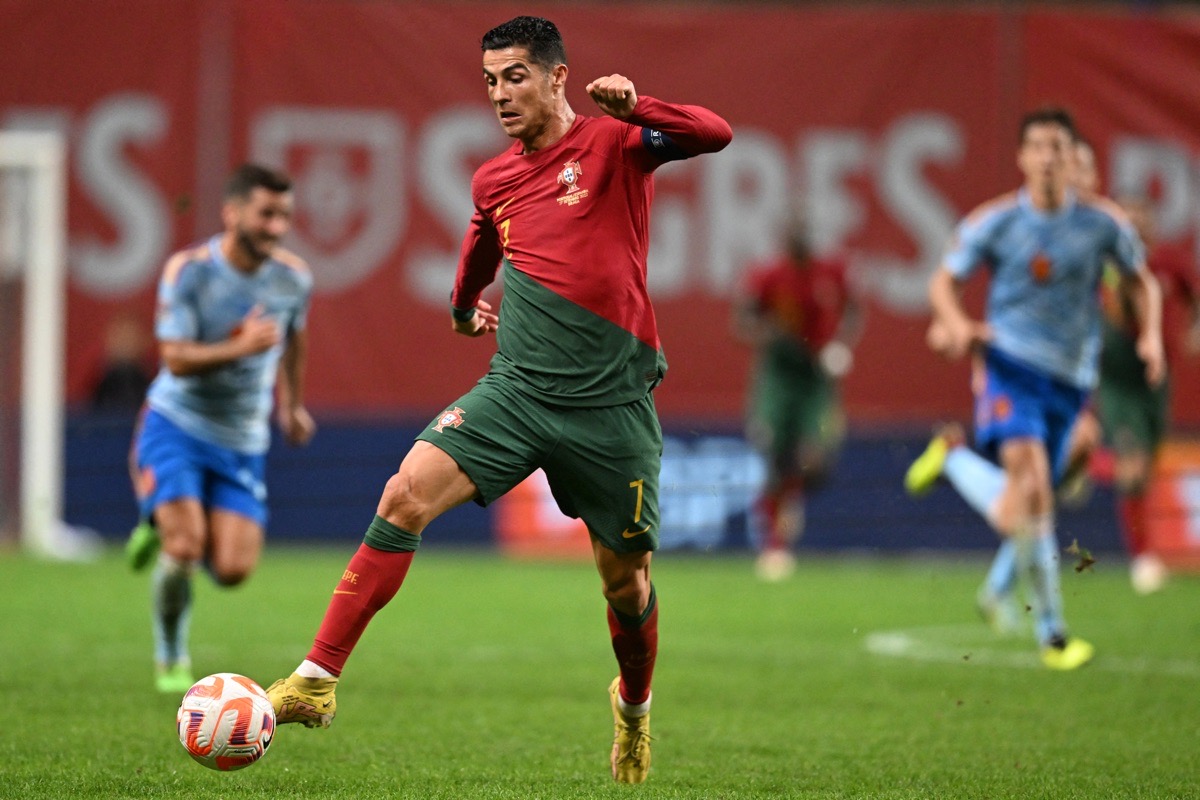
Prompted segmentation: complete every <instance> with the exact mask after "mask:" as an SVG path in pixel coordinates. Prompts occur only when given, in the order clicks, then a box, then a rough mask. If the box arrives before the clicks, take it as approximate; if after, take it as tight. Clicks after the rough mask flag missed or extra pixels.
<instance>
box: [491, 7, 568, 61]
mask: <svg viewBox="0 0 1200 800" xmlns="http://www.w3.org/2000/svg"><path fill="white" fill-rule="evenodd" d="M480 44H481V46H482V49H483V51H484V52H487V51H488V50H504V49H506V48H509V47H524V48H525V49H526V50H528V51H529V60H530V61H532V62H533V63H535V64H537V65H538V66H540V67H543V68H545V69H546V70H552V69H554V68H555V67H556V66H558V65H559V64H566V63H567V48H566V46H565V45H563V40H562V34H561V33H559V32H558V28H557V27H555V25H554V23H553V22H551V21H550V20H548V19H543V18H542V17H514V18H513V19H510V20H509V21H508V22H505V23H503V24H501V25H497V26H496V27H494V28H492V29H491V30H490V31H488V32H487V33H485V34H484V35H483V40H482V41H481V42H480Z"/></svg>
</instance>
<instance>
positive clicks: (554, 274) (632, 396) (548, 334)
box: [267, 17, 732, 783]
mask: <svg viewBox="0 0 1200 800" xmlns="http://www.w3.org/2000/svg"><path fill="white" fill-rule="evenodd" d="M482 50H483V78H484V81H485V83H486V85H487V93H488V99H489V100H490V101H491V104H492V108H493V110H494V111H495V114H496V117H497V119H498V121H499V123H500V126H501V128H502V129H503V130H504V132H505V133H506V134H508V135H509V136H510V137H511V138H512V139H513V140H514V142H513V144H512V146H511V147H509V148H508V149H507V150H506V151H504V152H503V153H501V154H500V155H498V156H496V157H495V158H493V159H491V160H490V161H488V162H487V163H485V164H484V165H483V166H482V167H480V169H479V170H478V171H476V173H475V176H474V179H473V180H472V183H471V195H472V198H473V200H474V203H475V212H474V215H473V216H472V218H471V221H470V224H469V225H468V227H467V232H466V236H465V237H464V239H463V244H462V249H461V253H460V257H459V265H458V274H457V277H456V278H455V283H454V287H453V290H452V292H451V295H450V314H451V319H452V324H453V328H454V330H455V331H456V332H458V333H461V334H463V335H465V336H472V337H475V336H482V335H484V334H487V333H492V332H495V333H496V339H497V347H498V351H497V353H496V355H495V356H494V357H493V359H492V362H491V367H490V370H489V371H488V373H487V374H486V375H484V377H483V378H482V379H481V380H480V381H479V383H478V384H476V386H475V387H474V388H473V389H472V390H471V391H469V392H468V393H467V394H466V395H464V396H462V397H460V398H459V399H457V400H455V401H454V402H453V403H451V404H450V405H449V406H447V407H446V410H445V411H443V412H441V413H440V414H438V416H437V417H436V418H435V419H434V420H433V421H432V422H431V423H430V425H429V426H428V427H427V428H426V429H425V430H424V432H423V433H421V434H420V435H419V436H418V437H417V439H418V441H416V442H415V443H414V444H413V447H412V449H411V450H409V452H408V454H407V456H405V458H404V460H403V462H402V463H401V465H400V469H399V471H398V472H397V473H396V474H395V475H393V476H392V477H391V479H390V480H388V482H387V485H386V486H385V487H384V490H383V496H382V497H381V498H380V501H379V505H378V508H377V512H376V515H375V518H374V520H373V521H372V522H371V524H370V526H369V527H368V529H367V532H366V536H365V539H364V542H363V544H362V545H361V546H360V547H359V549H358V552H357V553H356V554H355V555H354V556H353V557H352V558H351V559H350V563H349V564H348V566H347V567H346V569H345V571H344V572H343V573H342V575H341V580H340V582H339V583H338V585H337V588H336V589H335V590H334V593H333V597H332V599H331V600H330V602H329V606H328V608H327V610H326V612H325V618H324V620H323V621H322V623H321V626H320V628H319V630H318V631H317V635H316V638H315V641H314V643H313V646H312V649H311V650H310V651H309V653H308V657H307V658H306V659H305V660H304V661H303V662H302V663H301V664H300V665H299V666H298V667H297V669H296V670H295V672H294V673H293V674H292V675H290V676H289V677H288V678H285V679H282V680H279V681H276V682H275V683H274V684H272V685H271V686H270V687H269V688H268V690H267V693H268V695H270V697H271V702H272V703H273V704H274V706H275V709H276V711H277V714H278V719H279V721H280V722H281V723H289V722H300V723H303V724H304V725H305V726H307V727H317V726H320V727H327V726H328V725H329V723H330V721H331V720H332V719H333V717H334V713H335V710H336V703H335V699H334V690H335V687H336V684H337V681H338V678H339V676H340V675H341V674H342V670H343V667H344V666H345V664H346V660H347V658H348V657H349V655H350V652H351V650H352V649H353V648H354V646H355V644H356V642H357V641H358V639H359V637H360V636H361V634H362V632H363V630H364V629H365V628H366V626H367V624H368V622H369V621H370V619H371V618H372V617H373V616H374V614H375V613H376V612H377V611H378V610H379V609H380V608H382V607H383V606H384V605H385V604H387V603H388V601H389V600H391V598H392V597H393V596H394V595H395V593H396V592H397V590H399V588H400V585H401V583H402V582H403V581H404V577H405V574H406V573H407V571H408V568H409V565H410V564H411V562H412V559H413V555H414V552H415V551H416V549H417V547H418V545H419V544H420V543H421V539H422V533H423V531H424V530H425V527H426V526H427V525H428V524H429V523H430V522H431V521H432V520H433V519H435V518H436V517H437V516H439V515H440V514H442V513H443V512H445V511H446V510H448V509H450V508H453V507H454V506H457V505H459V504H461V503H464V502H467V501H470V500H474V501H476V502H478V503H481V504H487V503H490V502H492V501H493V500H495V499H496V498H497V497H499V496H501V495H502V494H504V493H505V492H507V491H508V490H509V489H511V488H512V487H513V486H515V485H517V484H518V483H520V482H521V481H522V480H524V479H525V477H526V476H528V475H529V474H530V473H531V472H533V471H534V470H536V469H538V468H541V469H542V470H543V471H544V472H545V474H546V477H547V478H548V480H549V483H550V487H551V489H552V490H553V492H554V496H555V499H556V500H557V502H558V505H559V508H561V509H562V510H563V512H564V513H566V514H568V515H570V516H572V517H578V518H581V519H583V520H584V522H585V523H586V524H587V528H588V532H589V534H590V536H591V539H592V548H593V552H594V555H595V562H596V567H597V569H598V571H599V573H600V581H601V586H602V591H603V593H604V597H605V599H606V600H607V601H608V609H607V615H608V629H609V633H610V635H611V639H612V647H613V651H614V653H615V654H616V659H617V665H618V668H619V676H618V677H617V678H616V679H614V680H613V681H612V684H611V685H610V687H609V698H610V704H611V709H612V714H613V718H614V723H615V737H614V742H613V748H612V754H611V763H612V774H613V777H614V778H615V779H616V780H617V781H620V782H626V783H640V782H641V781H643V780H645V778H646V774H647V772H648V770H649V767H650V681H651V675H652V673H653V670H654V664H655V658H656V654H657V649H658V604H657V596H656V594H655V590H654V586H653V584H652V583H651V580H650V558H651V553H652V551H653V550H654V549H655V548H656V547H657V544H658V521H659V510H658V479H659V466H660V459H661V454H662V433H661V429H660V428H659V423H658V419H657V415H656V413H655V409H654V400H653V397H652V394H651V392H652V391H653V389H654V388H655V387H656V386H657V385H658V384H659V382H660V381H661V380H662V378H663V375H664V373H665V370H666V362H665V360H664V357H663V352H662V348H661V345H660V343H659V338H658V331H657V328H656V326H655V320H654V312H653V310H652V308H651V305H650V299H649V296H648V294H647V291H646V250H647V235H648V232H649V211H650V200H651V196H652V193H653V181H652V175H653V173H654V171H655V169H657V168H658V167H659V166H661V165H662V164H664V163H666V162H668V161H672V160H675V159H682V158H687V157H689V156H695V155H699V154H701V153H711V152H715V151H717V150H720V149H722V148H723V147H725V145H727V144H728V143H729V142H730V140H731V139H732V132H731V130H730V128H729V125H728V124H727V123H726V122H725V121H724V120H723V119H721V118H720V117H718V116H717V115H715V114H714V113H712V112H711V111H708V110H706V109H704V108H701V107H698V106H690V105H673V104H670V103H666V102H663V101H661V100H657V99H655V98H652V97H648V96H646V95H641V94H638V92H637V91H636V90H635V88H634V85H633V83H632V82H631V81H630V80H629V79H628V78H625V77H624V76H622V75H615V74H614V75H608V76H606V77H601V78H597V79H596V80H593V81H592V82H591V83H589V84H588V85H587V87H586V90H587V93H588V95H589V96H590V97H591V99H592V100H593V101H594V102H595V103H596V106H597V107H598V108H599V109H600V111H601V112H603V116H599V117H587V116H583V115H577V114H576V113H575V112H574V111H573V110H572V109H571V106H570V105H569V104H568V103H567V100H566V97H565V90H566V83H567V75H568V70H567V57H566V52H565V49H564V46H563V41H562V37H561V35H560V34H559V31H558V29H557V28H556V27H555V26H554V24H553V23H552V22H550V21H548V20H545V19H541V18H537V17H517V18H515V19H512V20H510V21H508V22H506V23H504V24H502V25H500V26H498V27H496V28H493V29H492V30H491V31H489V32H488V33H486V34H485V35H484V37H483V40H482ZM501 265H502V266H503V268H504V302H503V306H502V307H501V309H500V312H499V316H497V314H495V313H493V311H492V307H491V305H490V304H489V303H487V302H486V301H485V300H482V299H481V295H482V292H483V290H484V289H485V288H486V287H487V286H488V285H489V284H490V283H491V282H492V281H493V280H494V279H495V277H496V272H497V269H498V268H499V267H500V266H501Z"/></svg>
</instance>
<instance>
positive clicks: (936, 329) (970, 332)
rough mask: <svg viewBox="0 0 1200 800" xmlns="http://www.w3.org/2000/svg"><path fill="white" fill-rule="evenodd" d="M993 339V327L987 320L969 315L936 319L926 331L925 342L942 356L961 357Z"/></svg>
mask: <svg viewBox="0 0 1200 800" xmlns="http://www.w3.org/2000/svg"><path fill="white" fill-rule="evenodd" d="M991 340H992V329H991V327H990V326H989V325H988V324H987V323H985V322H978V321H976V320H973V319H969V318H967V317H961V318H959V319H955V320H950V319H938V320H934V321H933V322H932V323H931V324H930V326H929V330H928V331H927V332H926V333H925V343H926V344H927V345H929V348H930V349H931V350H933V351H934V352H935V353H937V354H938V355H940V356H943V357H944V358H949V359H959V358H962V357H963V356H965V355H966V354H967V353H970V352H972V351H974V350H977V349H979V348H982V347H983V346H984V345H986V344H987V343H988V342H990V341H991Z"/></svg>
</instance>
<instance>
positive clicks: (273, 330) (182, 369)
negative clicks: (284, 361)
mask: <svg viewBox="0 0 1200 800" xmlns="http://www.w3.org/2000/svg"><path fill="white" fill-rule="evenodd" d="M279 340H280V333H279V325H278V324H277V323H276V322H275V320H273V319H271V318H270V317H267V316H265V315H264V314H263V309H262V307H261V306H255V307H254V308H252V309H250V313H248V314H247V315H246V316H245V317H244V318H243V319H242V322H241V324H240V325H239V326H238V327H237V328H236V329H235V330H234V332H233V334H232V335H231V336H230V337H229V338H228V339H223V340H221V341H219V342H199V341H195V340H192V339H166V338H164V339H161V340H160V341H159V352H160V354H161V356H162V361H163V363H164V364H165V365H166V367H167V369H168V370H170V372H171V374H172V375H178V376H181V377H182V376H187V375H199V374H201V373H204V372H209V371H211V370H213V369H216V368H217V367H221V366H224V365H225V364H228V363H230V362H232V361H237V360H238V359H239V358H245V357H246V356H251V355H255V354H256V353H262V352H265V351H267V350H270V349H271V348H272V347H274V346H275V345H277V344H278V343H279Z"/></svg>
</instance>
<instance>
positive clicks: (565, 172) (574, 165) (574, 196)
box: [558, 161, 588, 206]
mask: <svg viewBox="0 0 1200 800" xmlns="http://www.w3.org/2000/svg"><path fill="white" fill-rule="evenodd" d="M582 175H583V167H582V166H581V165H580V163H579V162H578V161H568V162H567V163H565V164H563V168H562V171H561V172H559V173H558V183H559V184H560V185H562V186H566V187H567V193H566V194H564V195H563V196H562V197H560V198H558V202H559V203H560V204H565V205H569V206H573V205H575V204H576V203H578V202H579V201H580V200H582V199H583V198H585V197H587V196H588V190H587V189H584V188H582V187H580V185H579V178H580V176H582Z"/></svg>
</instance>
